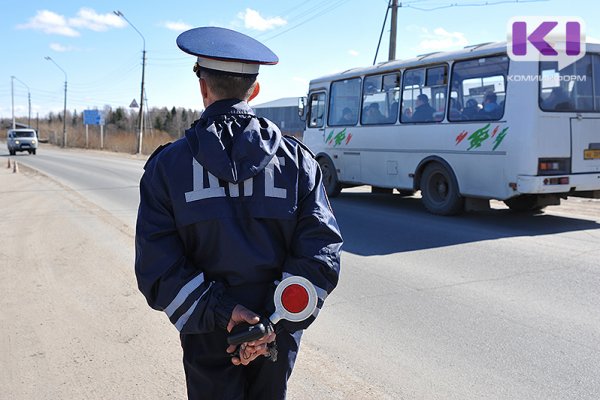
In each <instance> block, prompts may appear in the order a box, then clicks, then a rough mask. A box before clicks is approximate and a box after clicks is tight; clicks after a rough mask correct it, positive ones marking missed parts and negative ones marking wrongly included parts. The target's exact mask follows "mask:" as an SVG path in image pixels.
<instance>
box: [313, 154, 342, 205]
mask: <svg viewBox="0 0 600 400" xmlns="http://www.w3.org/2000/svg"><path fill="white" fill-rule="evenodd" d="M318 161H319V166H320V167H321V174H322V175H323V186H325V191H326V192H327V196H329V197H336V196H337V195H338V194H340V192H341V191H342V185H341V184H340V181H339V180H338V177H337V172H336V170H335V166H334V165H333V163H332V162H331V160H330V159H329V158H327V157H320V158H319V160H318Z"/></svg>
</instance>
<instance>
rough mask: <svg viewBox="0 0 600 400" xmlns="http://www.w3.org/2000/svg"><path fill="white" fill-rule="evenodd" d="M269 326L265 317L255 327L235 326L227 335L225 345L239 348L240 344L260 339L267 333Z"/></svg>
mask: <svg viewBox="0 0 600 400" xmlns="http://www.w3.org/2000/svg"><path fill="white" fill-rule="evenodd" d="M269 326H270V322H269V319H268V318H266V317H263V318H262V319H261V320H260V322H259V323H258V324H256V325H250V324H247V323H243V324H240V325H236V326H235V327H234V328H233V329H232V330H231V333H229V335H228V336H227V343H228V344H230V345H234V346H239V345H240V344H242V343H245V342H251V341H253V340H257V339H260V338H261V337H263V336H265V335H266V334H267V333H269V332H268V330H269V328H268V327H269Z"/></svg>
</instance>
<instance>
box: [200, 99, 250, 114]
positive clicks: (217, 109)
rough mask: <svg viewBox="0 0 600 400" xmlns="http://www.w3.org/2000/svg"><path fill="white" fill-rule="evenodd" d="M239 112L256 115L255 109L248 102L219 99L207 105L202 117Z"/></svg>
mask: <svg viewBox="0 0 600 400" xmlns="http://www.w3.org/2000/svg"><path fill="white" fill-rule="evenodd" d="M224 114H229V115H231V114H237V115H254V111H253V110H252V109H251V108H250V106H249V105H248V103H246V102H245V101H243V100H239V99H226V100H218V101H215V102H214V103H212V104H211V105H210V106H208V107H206V110H204V112H203V113H202V116H201V118H211V117H212V118H214V117H216V116H218V115H224Z"/></svg>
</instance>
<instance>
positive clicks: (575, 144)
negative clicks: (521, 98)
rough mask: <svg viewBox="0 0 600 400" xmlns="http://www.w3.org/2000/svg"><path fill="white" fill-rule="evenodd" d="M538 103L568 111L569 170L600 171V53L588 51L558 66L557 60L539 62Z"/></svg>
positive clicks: (550, 109)
mask: <svg viewBox="0 0 600 400" xmlns="http://www.w3.org/2000/svg"><path fill="white" fill-rule="evenodd" d="M540 70H541V71H540V72H541V75H542V78H543V79H542V83H541V85H540V107H541V109H542V110H543V111H550V112H568V113H570V114H571V115H572V114H573V113H576V117H572V118H570V131H571V132H570V134H571V173H573V174H577V173H586V172H599V171H600V55H598V54H587V55H585V56H584V57H583V58H581V59H579V60H578V61H577V62H575V63H573V64H571V65H568V66H567V67H565V68H563V69H561V70H559V69H558V65H557V63H556V62H542V63H540Z"/></svg>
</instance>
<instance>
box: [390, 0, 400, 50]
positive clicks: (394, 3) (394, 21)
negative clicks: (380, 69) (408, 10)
mask: <svg viewBox="0 0 600 400" xmlns="http://www.w3.org/2000/svg"><path fill="white" fill-rule="evenodd" d="M400 5H402V3H400ZM391 7H392V21H391V25H392V26H391V29H390V52H389V57H388V60H389V61H392V60H395V59H396V32H397V27H398V0H392V5H391Z"/></svg>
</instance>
